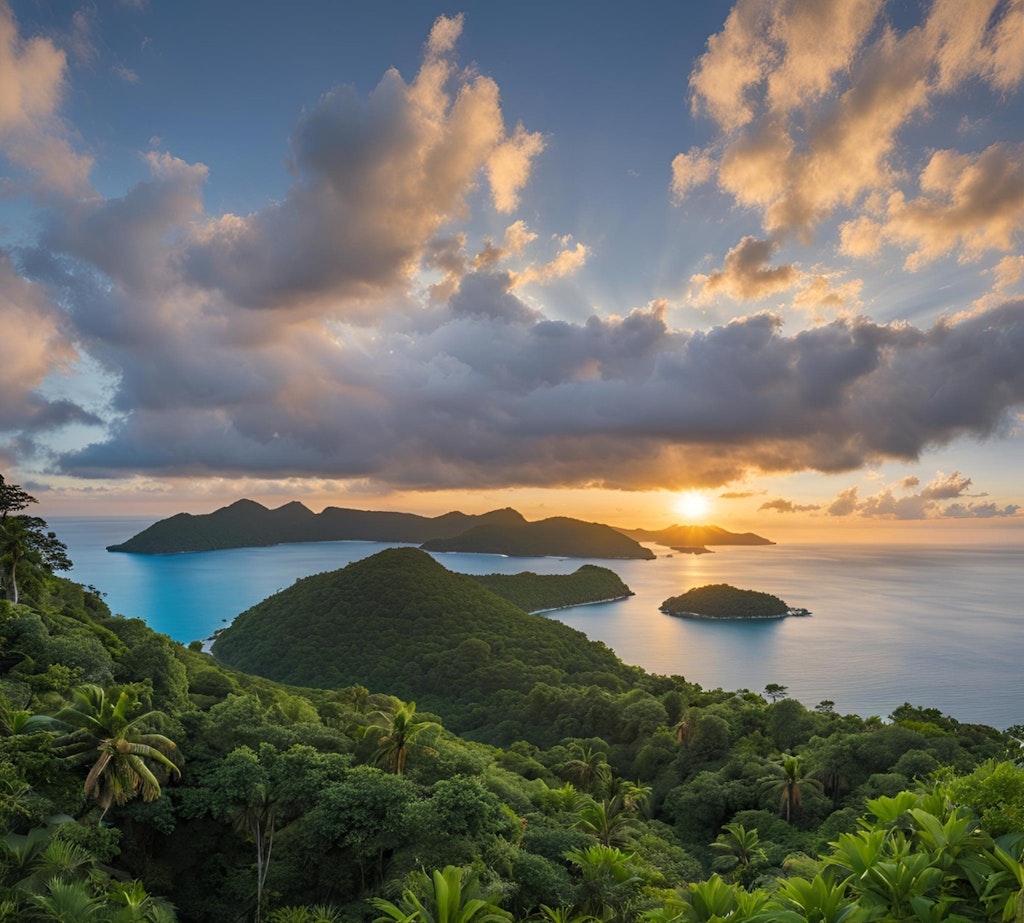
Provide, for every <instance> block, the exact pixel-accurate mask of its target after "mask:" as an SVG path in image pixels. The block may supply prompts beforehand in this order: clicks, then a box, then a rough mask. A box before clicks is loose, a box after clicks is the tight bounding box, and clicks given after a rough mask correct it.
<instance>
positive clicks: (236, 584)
mask: <svg viewBox="0 0 1024 923" xmlns="http://www.w3.org/2000/svg"><path fill="white" fill-rule="evenodd" d="M152 521H153V520H151V519H139V518H108V519H84V518H57V517H54V518H53V519H51V525H52V527H53V528H54V529H55V530H56V531H57V533H58V535H59V536H60V537H61V538H62V540H63V541H65V542H66V543H67V545H68V549H69V552H70V555H71V558H72V560H73V561H74V562H75V567H74V570H73V571H72V573H71V575H70V576H71V577H72V578H73V579H75V580H78V581H79V582H81V583H84V584H87V585H92V586H95V587H96V588H97V589H99V590H100V591H102V592H104V593H105V594H106V599H107V603H108V604H109V605H110V607H111V608H112V609H113V610H114V611H115V612H116V613H119V614H122V615H126V616H129V617H138V618H142V619H145V620H146V622H148V623H149V624H150V625H151V626H152V627H153V628H154V629H156V630H157V631H160V632H163V633H165V634H168V635H170V636H171V637H172V638H175V639H176V640H178V641H182V642H185V643H187V642H188V641H191V640H194V639H200V638H207V637H209V636H210V635H211V634H212V633H213V632H214V631H216V630H217V629H218V628H223V627H225V626H226V625H227V624H228V623H229V622H230V621H231V619H232V618H234V616H235V615H236V614H238V613H239V612H242V611H244V610H245V609H247V608H249V607H250V606H251V605H253V604H255V603H257V602H259V601H260V600H261V599H264V598H266V597H267V596H269V595H271V594H273V593H275V592H277V591H279V590H281V589H284V588H286V587H288V586H290V585H291V584H292V583H293V582H294V581H295V580H296V579H298V578H299V577H303V576H308V575H310V574H314V573H320V572H323V571H328V570H334V569H336V568H339V567H344V566H345V565H346V564H348V563H351V562H352V561H355V560H359V559H361V558H364V557H367V556H368V555H370V554H374V553H375V552H377V551H379V550H381V549H382V548H384V547H389V546H387V545H383V544H380V543H375V542H316V543H304V544H293V545H277V546H273V547H270V548H239V549H229V550H225V551H213V552H205V553H201V554H178V555H155V556H150V555H130V554H111V553H109V552H107V551H106V550H105V548H106V546H107V545H109V544H113V543H116V542H120V541H123V540H125V539H126V538H128V537H129V536H131V535H134V534H135V533H136V532H138V531H140V530H141V529H143V528H145V527H146V526H147V525H149V524H150V523H151V522H152ZM652 547H653V548H654V549H655V551H656V552H658V554H659V555H660V556H659V557H658V559H657V560H654V561H602V560H593V561H590V562H588V561H585V560H581V559H561V558H503V557H499V556H494V555H474V554H455V553H448V554H438V555H435V557H436V558H437V559H438V560H439V561H440V562H441V563H442V564H444V566H445V567H447V568H449V569H450V570H454V571H459V572H462V573H473V574H481V573H517V572H520V571H524V570H531V571H533V572H535V573H544V574H549V573H571V572H572V571H574V570H575V569H576V568H577V567H579V566H580V565H581V564H584V563H594V564H599V565H602V566H606V567H611V568H612V569H613V570H615V571H616V572H617V573H618V574H619V575H620V576H621V577H622V579H623V580H624V581H625V582H626V583H627V584H628V585H629V586H630V587H631V588H632V590H633V591H634V593H635V594H636V595H635V596H633V597H630V598H629V599H626V600H621V601H618V602H614V603H601V604H597V605H591V606H579V607H575V608H572V609H563V610H560V611H558V612H554V613H548V617H552V618H557V619H559V620H560V621H563V622H565V623H566V624H569V625H571V626H573V627H574V628H578V629H579V630H580V631H582V632H584V633H585V634H586V635H587V636H588V637H590V638H592V639H594V640H598V641H603V642H604V643H605V644H607V645H608V646H609V647H611V648H612V649H613V650H614V651H615V652H616V653H617V654H618V655H619V656H620V657H621V658H622V659H623V660H624V661H626V662H627V663H632V664H637V665H639V666H641V667H643V668H644V669H646V670H650V671H652V672H655V673H665V674H679V675H682V676H685V677H686V678H687V679H688V680H690V681H692V682H697V683H700V684H701V685H702V686H704V687H705V688H712V689H713V688H719V687H720V688H723V689H729V690H736V689H751V690H753V691H755V692H760V691H762V690H763V689H764V687H765V686H766V685H767V684H768V683H781V684H782V685H784V686H787V687H788V689H789V694H790V695H791V696H792V697H794V698H797V699H799V700H800V701H801V702H803V703H804V704H805V705H807V706H808V707H812V706H814V705H816V704H817V703H818V702H820V701H822V700H824V699H829V700H832V701H834V702H835V705H836V709H837V710H838V711H840V712H853V713H857V714H861V715H864V716H868V715H880V716H882V717H884V716H886V715H888V714H889V713H890V712H891V711H892V710H893V709H894V708H896V707H897V706H898V705H900V704H902V703H903V702H910V703H911V704H913V705H918V706H923V707H932V708H938V709H940V710H941V711H942V712H944V713H946V714H949V715H952V716H954V717H955V718H957V719H959V720H961V721H966V722H978V723H983V724H989V725H992V726H995V727H999V728H1006V727H1008V726H1010V725H1012V724H1019V723H1024V669H1022V665H1024V548H1021V547H1020V546H1019V545H987V546H986V545H971V546H964V547H957V548H947V547H941V546H940V547H936V546H933V545H860V544H844V545H830V544H791V545H790V544H787V545H774V546H765V547H719V548H717V549H716V551H715V553H713V554H705V555H680V554H675V555H673V556H671V557H668V556H665V555H666V553H667V552H666V549H663V548H660V547H658V546H652ZM708 583H730V584H732V585H733V586H738V587H742V588H744V589H754V590H760V591H763V592H767V593H773V594H775V595H777V596H780V597H782V598H783V599H784V600H786V602H787V603H789V604H790V605H792V606H799V607H803V608H807V609H809V610H811V612H812V613H813V615H812V617H810V618H788V619H780V620H769V621H757V622H734V621H725V622H722V621H719V622H715V621H708V620H689V619H677V618H672V617H671V616H667V615H664V614H663V613H661V612H660V611H659V610H658V607H659V606H660V604H661V603H662V601H663V600H665V599H666V598H668V597H669V596H674V595H677V594H679V593H682V592H684V591H685V590H687V589H689V588H691V587H693V586H702V585H704V584H708Z"/></svg>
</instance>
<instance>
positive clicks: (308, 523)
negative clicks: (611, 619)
mask: <svg viewBox="0 0 1024 923" xmlns="http://www.w3.org/2000/svg"><path fill="white" fill-rule="evenodd" d="M328 541H334V542H337V541H366V542H407V543H410V544H415V545H422V546H423V547H425V548H429V550H432V551H476V552H481V553H488V554H505V555H511V556H517V557H523V556H525V557H537V556H541V557H543V556H546V555H553V556H555V557H582V558H648V559H649V558H653V557H654V556H655V555H654V553H653V552H651V551H649V550H648V549H645V548H643V547H642V546H641V545H640V544H639V543H640V542H659V543H661V544H665V545H670V546H671V545H687V546H694V547H697V546H701V545H705V544H707V545H750V544H758V545H771V544H772V542H770V541H768V540H767V539H764V538H761V537H760V536H758V535H754V534H753V533H750V532H745V533H742V534H740V533H735V532H727V531H726V530H725V529H720V528H718V527H717V526H672V527H671V528H669V529H663V530H661V531H659V532H650V531H647V530H643V529H633V530H629V529H618V528H613V527H611V526H606V525H603V524H601V523H589V522H582V521H580V520H577V519H568V518H566V517H554V518H551V519H545V520H540V521H539V522H528V521H527V520H526V519H525V518H524V517H523V516H522V514H521V513H519V512H517V511H516V510H513V509H509V508H506V509H501V510H492V511H491V512H489V513H483V514H481V515H478V516H473V515H467V514H465V513H460V512H451V513H445V514H444V515H443V516H434V517H427V516H417V515H416V514H414V513H395V512H387V511H377V510H354V509H342V508H340V507H335V506H329V507H327V508H326V509H324V510H323V511H322V512H320V513H314V512H313V511H312V510H310V509H309V508H308V507H306V506H304V505H303V504H301V503H299V502H297V501H293V502H291V503H286V504H285V505H284V506H281V507H278V508H277V509H268V508H267V507H265V506H263V505H262V504H260V503H256V502H255V501H254V500H238V501H236V502H235V503H232V504H231V505H230V506H225V507H222V508H221V509H219V510H216V511H214V512H213V513H205V514H201V515H193V514H191V513H177V514H176V515H174V516H171V517H169V518H167V519H162V520H160V521H159V522H156V523H154V524H153V525H151V526H149V527H148V528H146V529H143V530H142V531H141V532H139V533H138V534H137V535H134V536H132V537H131V538H129V539H128V540H126V541H124V542H121V543H119V544H116V545H109V546H108V547H107V550H108V551H122V552H129V553H132V554H178V553H181V552H191V551H216V550H219V549H223V548H248V547H258V546H266V545H279V544H282V543H285V542H328Z"/></svg>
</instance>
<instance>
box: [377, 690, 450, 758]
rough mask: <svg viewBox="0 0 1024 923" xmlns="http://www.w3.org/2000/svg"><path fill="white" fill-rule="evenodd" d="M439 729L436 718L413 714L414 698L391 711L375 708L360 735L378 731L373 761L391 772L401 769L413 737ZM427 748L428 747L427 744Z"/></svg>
mask: <svg viewBox="0 0 1024 923" xmlns="http://www.w3.org/2000/svg"><path fill="white" fill-rule="evenodd" d="M432 730H437V731H439V730H441V725H440V724H438V722H436V721H428V720H427V719H426V718H421V717H419V716H418V715H417V714H416V703H415V702H404V703H401V704H399V705H398V707H397V708H396V709H395V710H394V712H392V713H391V714H387V713H386V712H379V713H378V716H377V721H376V722H375V723H373V724H371V725H368V726H367V727H365V728H363V736H364V737H367V736H371V735H374V734H379V737H378V738H377V749H376V751H375V752H374V755H373V759H374V762H375V763H377V765H379V766H386V767H387V768H389V769H390V770H391V771H392V772H394V773H395V775H399V776H400V775H401V774H402V773H403V772H405V764H406V761H407V760H408V759H409V747H410V745H411V744H412V743H414V742H415V740H416V738H417V737H419V736H420V735H421V734H423V733H425V732H426V731H432ZM427 749H428V750H429V748H427Z"/></svg>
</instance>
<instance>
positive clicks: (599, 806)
mask: <svg viewBox="0 0 1024 923" xmlns="http://www.w3.org/2000/svg"><path fill="white" fill-rule="evenodd" d="M574 826H575V827H576V829H577V830H582V831H583V832H584V833H589V834H590V835H591V836H593V837H596V838H597V841H598V843H600V844H601V845H602V846H621V845H622V844H623V843H625V842H626V840H628V839H629V835H630V834H631V833H632V832H633V831H634V830H635V826H634V824H633V812H632V811H630V810H628V809H626V808H624V807H623V805H622V802H621V801H619V799H617V798H614V799H612V800H611V801H592V802H590V803H589V804H586V805H584V806H583V807H582V808H581V809H580V812H579V820H577V821H576V823H575V824H574Z"/></svg>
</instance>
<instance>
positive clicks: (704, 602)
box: [661, 583, 807, 619]
mask: <svg viewBox="0 0 1024 923" xmlns="http://www.w3.org/2000/svg"><path fill="white" fill-rule="evenodd" d="M661 611H662V612H665V613H667V614H668V615H681V616H698V617H700V618H708V619H776V618H782V617H783V616H786V615H796V614H800V615H806V614H807V612H806V610H803V609H799V610H795V609H791V608H790V607H789V606H788V605H787V604H786V603H784V602H783V601H782V600H781V599H779V597H778V596H772V595H771V594H770V593H759V592H758V591H756V590H739V589H737V588H736V587H734V586H729V584H727V583H712V584H709V585H708V586H701V587H695V588H694V589H692V590H688V591H687V592H686V593H683V594H682V595H680V596H673V597H671V598H670V599H666V600H665V601H664V602H663V603H662V604H661Z"/></svg>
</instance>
